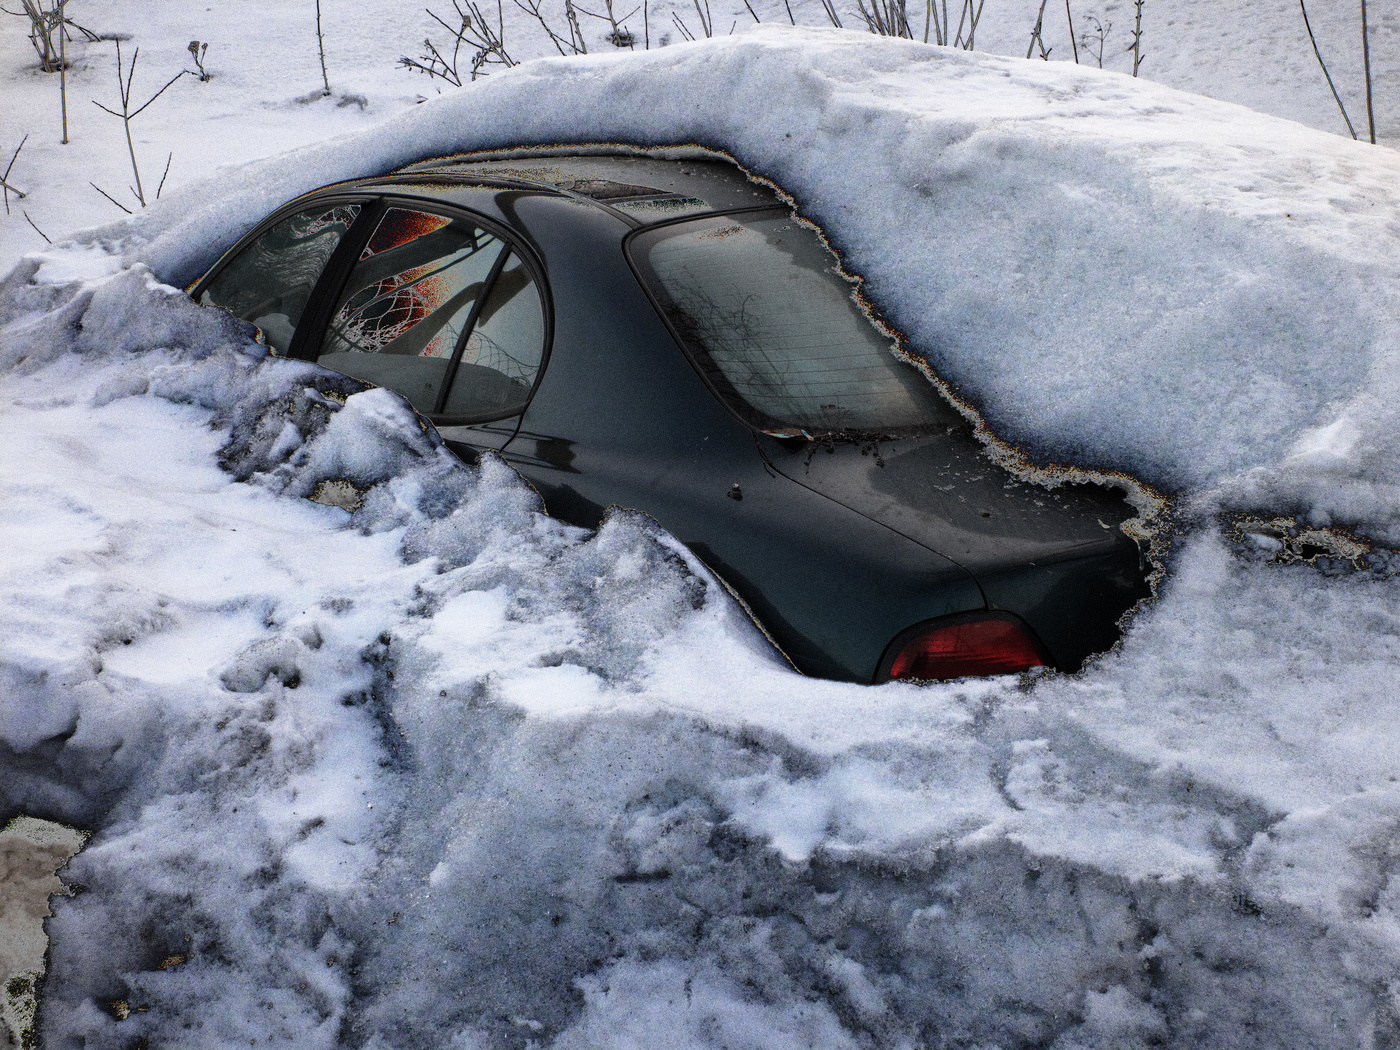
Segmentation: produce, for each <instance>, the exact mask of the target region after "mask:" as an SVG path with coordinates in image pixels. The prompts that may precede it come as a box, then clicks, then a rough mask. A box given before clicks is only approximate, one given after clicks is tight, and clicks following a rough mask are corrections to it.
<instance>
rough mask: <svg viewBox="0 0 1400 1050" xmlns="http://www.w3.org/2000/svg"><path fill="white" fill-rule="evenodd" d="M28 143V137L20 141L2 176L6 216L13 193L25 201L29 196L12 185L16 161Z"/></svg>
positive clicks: (8, 212) (0, 182) (0, 176)
mask: <svg viewBox="0 0 1400 1050" xmlns="http://www.w3.org/2000/svg"><path fill="white" fill-rule="evenodd" d="M28 141H29V136H28V135H26V136H24V138H22V139H20V140H19V145H18V146H16V147H15V151H14V152H13V153H11V154H10V163H8V164H6V165H5V174H4V175H0V184H2V185H3V186H4V193H5V214H6V215H9V214H10V194H12V193H13V194H14V195H15V196H16V197H18V198H19V199H20V200H24V198H25V197H27V196H28V194H26V193H24V192H23V191H22V190H19V189H17V188H16V187H14V186H12V185H10V172H11V171H13V170H14V167H15V161H17V160H18V159H19V151H20V150H22V149H24V144H25V143H26V142H28Z"/></svg>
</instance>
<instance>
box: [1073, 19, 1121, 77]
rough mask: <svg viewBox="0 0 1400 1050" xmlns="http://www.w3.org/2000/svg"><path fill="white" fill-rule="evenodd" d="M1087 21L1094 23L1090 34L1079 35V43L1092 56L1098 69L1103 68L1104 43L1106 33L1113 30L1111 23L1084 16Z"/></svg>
mask: <svg viewBox="0 0 1400 1050" xmlns="http://www.w3.org/2000/svg"><path fill="white" fill-rule="evenodd" d="M1085 17H1086V18H1087V20H1088V21H1090V22H1092V23H1094V28H1093V30H1092V32H1084V33H1080V34H1079V42H1080V43H1081V44H1082V45H1084V50H1085V51H1087V52H1089V53H1090V54H1091V55H1093V56H1094V59H1095V61H1097V62H1098V64H1099V68H1100V69H1102V68H1103V47H1104V41H1105V40H1107V39H1108V31H1109V30H1110V29H1112V28H1113V23H1112V22H1100V21H1099V20H1098V19H1097V18H1095V17H1094V16H1093V15H1086V16H1085Z"/></svg>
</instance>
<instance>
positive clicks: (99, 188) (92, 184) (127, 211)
mask: <svg viewBox="0 0 1400 1050" xmlns="http://www.w3.org/2000/svg"><path fill="white" fill-rule="evenodd" d="M88 185H89V186H91V187H92V188H93V189H95V190H96V191H97V192H98V193H100V194H102V196H104V197H106V198H107V199H108V200H109V201H111V202H112V203H113V204H115V205H116V206H117V207H118V208H120V209H121V210H122V211H124V212H126V213H127V214H128V215H130V214H132V212H131V209H130V208H128V207H127V206H126V205H125V204H123V203H122V202H121V201H119V200H117V198H115V197H113V196H112V195H111V194H110V193H108V192H107V191H106V190H104V189H103V188H102V187H101V186H99V185H98V184H97V183H95V182H89V183H88Z"/></svg>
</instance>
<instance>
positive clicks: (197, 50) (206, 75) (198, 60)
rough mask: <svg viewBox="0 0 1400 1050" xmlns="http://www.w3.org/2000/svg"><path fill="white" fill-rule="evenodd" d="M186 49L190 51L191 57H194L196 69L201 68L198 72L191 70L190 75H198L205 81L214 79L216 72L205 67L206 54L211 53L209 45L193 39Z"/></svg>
mask: <svg viewBox="0 0 1400 1050" xmlns="http://www.w3.org/2000/svg"><path fill="white" fill-rule="evenodd" d="M186 50H187V51H189V53H190V57H191V58H193V59H194V65H195V69H198V70H199V72H198V73H194V72H191V73H190V76H192V77H198V78H199V79H200V80H201V81H203V82H205V83H208V82H209V81H211V80H213V79H214V74H213V73H211V72H209V70H207V69H205V68H204V56H205V55H206V54H208V53H209V45H208V44H202V43H200V42H199V41H198V40H191V41H190V46H189V47H188V48H186Z"/></svg>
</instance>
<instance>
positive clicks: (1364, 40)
mask: <svg viewBox="0 0 1400 1050" xmlns="http://www.w3.org/2000/svg"><path fill="white" fill-rule="evenodd" d="M1361 58H1362V62H1363V63H1364V64H1365V67H1366V124H1367V126H1368V127H1369V128H1370V129H1371V145H1373V146H1374V145H1375V144H1376V110H1375V107H1374V106H1373V105H1372V104H1371V33H1370V30H1369V28H1368V26H1367V25H1366V0H1361Z"/></svg>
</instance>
